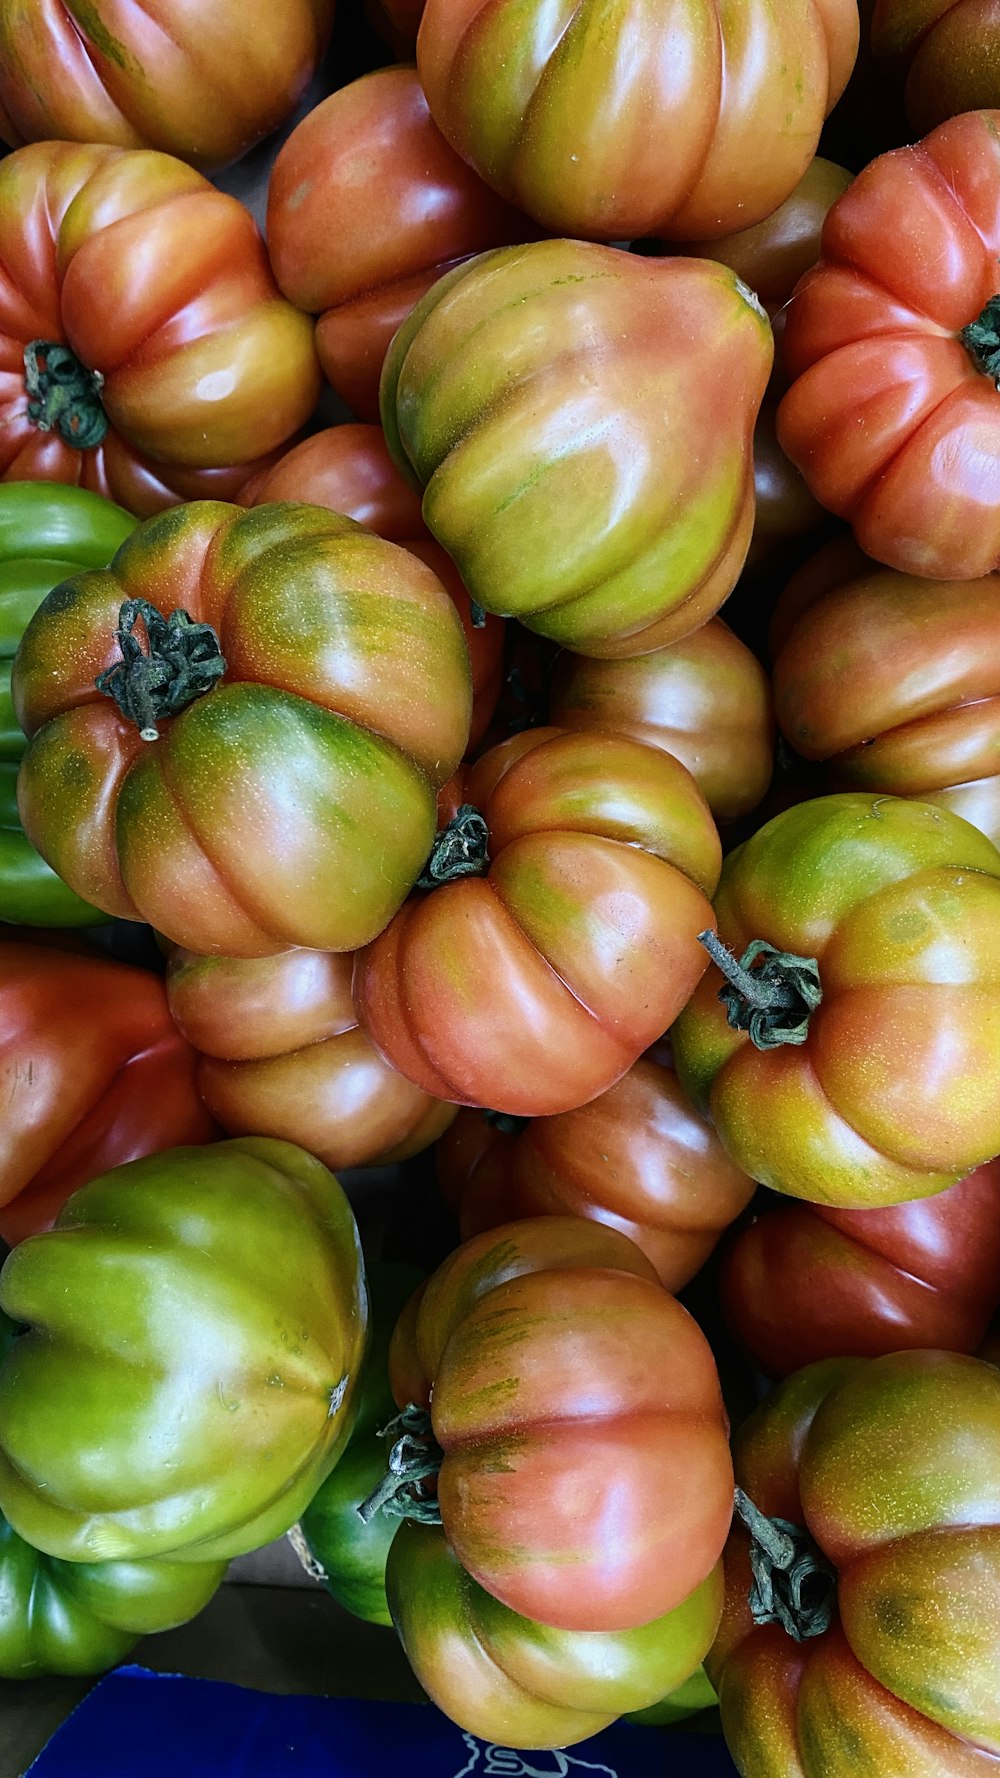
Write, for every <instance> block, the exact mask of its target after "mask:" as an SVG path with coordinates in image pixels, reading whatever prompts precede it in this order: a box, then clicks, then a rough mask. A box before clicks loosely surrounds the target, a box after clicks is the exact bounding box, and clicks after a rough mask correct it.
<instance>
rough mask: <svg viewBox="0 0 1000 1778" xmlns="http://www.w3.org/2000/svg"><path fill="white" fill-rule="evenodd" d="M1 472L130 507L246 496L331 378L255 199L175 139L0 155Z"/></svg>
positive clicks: (59, 145)
mask: <svg viewBox="0 0 1000 1778" xmlns="http://www.w3.org/2000/svg"><path fill="white" fill-rule="evenodd" d="M0 266H2V268H3V270H2V273H0V477H2V478H3V479H4V480H6V481H60V482H71V483H74V482H75V483H79V484H80V486H82V487H85V488H90V489H92V490H94V491H95V492H96V493H99V494H105V495H108V496H109V497H110V498H111V499H112V500H115V501H117V502H118V504H119V505H121V506H124V507H125V508H126V509H127V510H128V511H129V512H134V513H138V514H140V515H142V514H146V513H150V512H157V511H159V510H160V508H161V507H164V506H170V505H173V504H174V503H175V502H176V501H178V500H185V499H195V498H197V497H198V496H201V495H208V494H213V495H218V496H220V497H222V498H224V499H225V498H231V497H232V496H233V495H234V494H235V493H236V492H237V490H238V489H239V488H240V487H241V486H242V483H243V482H244V481H245V480H246V479H247V477H248V475H250V474H251V472H252V471H253V470H255V469H256V468H257V467H258V465H259V463H260V461H261V459H262V457H263V456H264V454H265V453H267V452H270V451H272V450H274V449H275V448H276V447H277V446H278V445H280V444H283V443H284V441H285V440H286V439H287V438H289V437H290V436H291V434H292V433H293V432H295V431H296V430H297V429H298V427H300V426H301V425H302V423H303V422H304V421H305V420H306V419H307V418H308V416H309V414H310V413H311V411H312V408H313V406H314V405H315V402H316V398H317V395H318V394H319V390H320V386H321V380H322V379H321V377H320V371H319V364H318V362H317V359H316V353H315V349H314V347H313V343H312V328H311V323H310V321H309V319H308V317H307V316H305V315H302V314H300V313H299V312H298V310H297V309H294V308H293V307H292V305H291V303H288V302H285V301H284V300H283V299H282V297H281V295H280V292H279V291H278V289H277V286H276V285H275V282H274V278H273V276H272V274H271V269H270V266H269V264H268V259H267V252H266V250H265V247H264V243H263V241H262V240H261V237H260V233H259V231H258V229H257V226H256V224H255V222H254V220H253V218H252V216H251V215H250V213H249V211H248V210H245V209H244V207H243V205H242V204H240V203H238V202H237V200H236V199H235V198H232V197H227V196H226V194H225V193H224V192H221V191H217V190H216V189H215V187H214V186H212V185H210V184H209V182H208V180H207V179H203V178H202V176H201V174H200V173H195V172H194V171H193V170H192V169H191V168H190V167H188V166H185V165H184V163H183V162H182V161H179V160H174V159H173V158H172V156H170V155H165V154H155V153H153V152H151V151H138V150H137V151H129V150H125V149H119V148H94V147H79V146H77V145H76V144H72V143H63V142H41V143H38V144H37V145H35V146H33V147H30V148H22V149H20V150H19V151H18V152H17V153H16V154H12V155H9V156H8V158H7V159H6V160H5V161H3V162H0Z"/></svg>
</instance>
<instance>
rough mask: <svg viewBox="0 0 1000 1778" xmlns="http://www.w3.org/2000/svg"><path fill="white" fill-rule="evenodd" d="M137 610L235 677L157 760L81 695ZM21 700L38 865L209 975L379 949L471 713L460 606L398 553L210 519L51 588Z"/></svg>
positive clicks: (183, 523) (304, 523)
mask: <svg viewBox="0 0 1000 1778" xmlns="http://www.w3.org/2000/svg"><path fill="white" fill-rule="evenodd" d="M132 597H139V598H142V599H145V600H148V601H149V602H150V603H151V604H152V605H153V606H154V607H155V608H156V609H157V610H159V611H160V612H161V613H162V615H163V616H165V617H166V616H168V615H169V614H170V613H171V612H173V611H174V610H175V609H183V610H185V611H186V612H187V613H188V614H189V616H190V617H191V618H192V619H194V620H195V621H199V622H202V621H204V622H208V623H210V624H211V625H213V627H214V629H215V632H216V635H217V637H218V639H219V644H220V647H221V649H222V652H223V655H224V658H225V661H226V672H225V675H224V677H223V678H222V679H221V681H219V682H218V683H217V684H216V685H215V686H214V687H213V688H212V689H211V690H210V691H208V692H207V693H205V695H203V696H200V697H198V698H196V699H195V701H194V702H193V703H191V704H189V705H188V707H187V708H186V709H184V710H183V711H182V712H181V713H180V715H178V716H176V717H168V718H165V719H164V720H163V722H162V725H161V729H160V734H159V738H158V739H157V740H156V741H155V742H146V741H143V740H142V739H140V734H139V730H138V729H137V728H136V727H135V726H134V725H133V723H132V722H131V721H128V720H126V719H125V718H124V717H123V716H122V715H121V714H120V712H119V710H118V708H117V706H116V704H115V703H114V702H113V701H112V699H111V698H110V697H108V696H105V695H104V694H103V693H101V692H99V691H98V690H97V688H96V679H97V677H98V676H99V674H101V673H102V672H104V671H106V670H109V669H111V668H112V667H114V666H115V665H116V663H118V662H119V661H120V660H121V651H120V647H119V644H118V641H117V628H118V622H119V613H120V609H121V605H122V602H123V600H125V599H126V598H132ZM13 686H14V698H15V705H16V708H17V713H18V717H19V720H20V722H21V724H22V726H23V727H24V729H25V731H26V733H29V734H30V735H31V737H32V739H31V744H30V745H29V747H28V751H27V753H26V754H25V757H24V760H23V762H22V766H21V776H20V780H19V785H18V802H19V807H20V811H21V818H22V820H23V821H24V823H25V828H26V831H27V832H28V833H29V834H30V836H31V838H32V839H33V840H34V842H35V843H36V844H37V845H38V847H39V850H40V851H41V852H42V854H43V856H45V857H46V858H47V859H48V860H49V862H50V863H51V864H52V865H53V868H54V869H56V870H58V871H59V874H60V875H61V876H63V877H65V878H66V880H67V881H68V882H70V883H71V885H72V887H74V888H75V889H76V890H77V891H78V893H80V894H84V895H86V896H87V898H88V899H90V900H92V901H94V902H95V904H96V905H97V906H100V907H103V908H104V909H105V910H106V911H107V912H109V913H115V914H117V915H119V916H121V917H123V918H125V919H147V920H148V921H149V922H150V924H151V925H153V926H155V927H156V929H157V930H158V931H160V932H162V933H163V934H164V935H165V936H166V937H168V938H169V939H171V940H172V941H173V942H175V943H177V944H183V945H184V946H185V948H187V949H189V950H193V951H197V952H199V953H202V954H205V955H209V954H212V955H219V954H221V955H223V956H226V955H236V956H262V955H267V954H269V953H271V952H276V951H280V950H284V949H287V947H288V946H289V945H305V946H308V947H309V948H311V949H317V950H353V949H355V948H356V947H357V946H358V945H359V944H361V943H364V942H366V940H367V939H369V938H371V937H374V935H375V933H376V932H378V931H379V930H380V929H381V928H382V926H384V925H385V923H386V921H387V920H388V919H389V918H390V916H391V914H392V913H394V912H395V909H396V908H397V907H398V906H399V903H400V902H401V901H402V899H403V897H404V895H405V894H406V892H407V890H408V889H409V887H410V884H411V883H412V882H413V880H414V879H415V877H416V876H417V874H418V872H419V870H420V868H421V866H422V864H423V862H424V860H425V858H426V856H427V853H428V851H429V849H430V846H431V842H432V840H433V836H434V794H435V791H436V789H437V786H438V784H440V783H441V782H443V780H444V779H445V778H447V776H448V775H449V773H450V772H452V771H453V770H454V768H455V765H456V764H457V762H458V760H459V759H460V758H461V755H462V752H463V751H464V748H465V744H466V738H467V735H468V725H469V711H470V703H471V686H470V683H469V663H468V651H467V649H466V646H465V642H464V638H463V634H462V628H461V624H460V622H459V620H458V617H457V615H456V612H455V607H454V605H453V603H452V601H451V600H450V599H449V598H448V596H447V594H446V593H445V590H444V588H443V587H442V586H441V584H440V582H439V581H438V580H437V578H436V576H435V575H434V574H433V573H432V572H431V571H430V570H429V569H428V568H426V567H425V565H424V564H423V563H422V562H420V561H418V560H417V558H416V557H415V556H414V555H413V554H412V553H411V552H409V551H406V550H402V549H400V548H399V547H398V546H396V545H394V544H390V543H384V542H383V541H382V540H381V539H380V538H377V537H375V536H373V535H372V533H371V532H369V531H366V530H364V529H363V528H362V527H361V526H359V525H355V524H354V522H353V521H352V520H350V519H346V518H342V517H340V516H339V515H337V514H335V513H331V512H328V511H326V510H324V509H321V508H319V507H313V506H305V505H302V506H298V505H294V504H288V505H274V506H265V507H260V508H255V509H253V510H251V511H243V510H242V509H241V508H239V507H236V506H229V505H225V504H223V503H221V502H215V501H195V502H192V503H191V504H190V505H188V506H185V507H183V508H181V509H179V510H178V511H175V512H170V513H164V514H162V515H160V516H158V517H156V518H154V519H152V520H148V521H147V522H146V524H144V525H142V526H141V527H140V528H139V529H138V530H137V531H136V532H135V533H134V534H133V536H132V537H131V538H130V539H129V541H128V542H127V544H125V545H124V547H123V548H122V549H121V550H120V551H119V552H118V554H117V555H116V557H115V559H114V563H113V564H112V567H111V568H110V569H109V570H108V571H107V572H106V573H103V574H99V573H94V574H88V575H84V576H81V577H78V578H76V579H74V580H70V581H66V582H64V583H63V584H62V585H61V586H60V587H59V588H57V589H56V590H55V591H54V592H53V593H52V594H51V595H50V596H49V598H48V599H46V600H45V601H43V603H42V605H41V606H40V608H39V610H38V611H37V612H36V614H35V616H34V618H33V619H32V621H31V623H30V624H29V625H28V628H27V630H26V631H25V635H24V639H23V641H22V643H21V647H20V649H19V651H18V657H17V661H16V663H15V668H14V675H13ZM168 773H169V779H170V784H169V788H168V786H167V774H168ZM182 806H183V814H182V813H181V807H182Z"/></svg>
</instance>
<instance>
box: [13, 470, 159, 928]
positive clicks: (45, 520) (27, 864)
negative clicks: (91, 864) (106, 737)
mask: <svg viewBox="0 0 1000 1778" xmlns="http://www.w3.org/2000/svg"><path fill="white" fill-rule="evenodd" d="M135 524H136V521H135V519H133V518H132V517H131V515H130V514H129V513H127V512H123V511H122V509H121V507H120V506H114V505H113V504H112V502H111V501H109V500H104V499H103V498H102V496H101V495H100V494H90V493H88V492H87V491H86V490H85V489H83V488H69V487H63V486H60V485H59V484H58V483H53V482H6V483H4V484H2V485H0V920H3V921H9V922H11V923H12V924H14V925H19V926H43V927H54V926H89V925H93V924H94V923H95V922H97V921H99V920H100V918H101V915H100V913H99V911H98V909H97V908H94V907H91V906H90V904H89V902H85V901H82V900H81V899H80V897H79V896H78V895H74V893H73V891H72V889H70V888H68V887H67V885H66V884H65V883H64V882H63V881H62V880H61V878H59V877H57V876H56V874H55V872H54V871H53V870H51V869H50V868H49V866H48V865H47V864H46V862H45V860H44V858H41V857H40V856H39V854H38V853H37V852H36V851H35V848H34V846H33V845H32V844H31V841H30V840H29V839H28V837H27V835H26V834H25V832H24V829H23V828H22V826H21V823H20V821H19V820H18V816H17V797H16V787H17V768H18V762H19V760H20V758H21V755H22V753H23V752H24V745H25V743H24V735H23V734H22V732H21V728H20V725H19V724H18V721H17V718H16V717H15V715H14V706H13V703H12V701H11V694H10V674H11V662H12V661H13V658H14V654H15V653H16V650H17V645H18V643H19V642H20V640H21V636H22V634H23V632H24V626H25V624H26V623H27V621H28V619H29V618H30V616H31V614H32V612H33V611H35V610H36V609H37V607H38V605H39V604H40V603H41V601H42V599H43V598H44V597H45V595H46V593H48V592H50V591H51V589H52V587H54V586H55V585H56V584H57V582H58V581H60V580H64V579H65V578H66V576H67V575H68V574H79V573H81V572H82V571H83V570H84V569H85V568H103V567H105V566H106V565H107V563H108V562H109V561H110V560H111V557H112V556H113V555H114V553H115V550H116V549H117V548H118V546H119V544H121V543H123V542H124V541H125V538H126V537H127V536H128V535H129V533H130V532H131V531H134V529H135Z"/></svg>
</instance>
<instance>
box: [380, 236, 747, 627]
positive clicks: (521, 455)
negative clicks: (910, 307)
mask: <svg viewBox="0 0 1000 1778" xmlns="http://www.w3.org/2000/svg"><path fill="white" fill-rule="evenodd" d="M773 350H774V348H773V340H772V335H771V326H770V323H769V321H768V319H767V316H766V314H765V312H764V310H763V309H762V307H761V305H760V304H759V303H758V301H757V299H756V297H755V296H754V295H753V292H752V291H750V290H748V289H747V287H746V286H745V285H744V284H742V283H741V282H740V280H739V279H738V278H737V277H736V275H735V274H734V273H733V272H731V271H729V270H728V269H727V268H725V267H723V266H720V265H716V264H714V263H712V262H710V261H708V260H701V259H698V260H695V259H644V258H640V257H639V256H637V255H636V254H633V253H623V252H621V251H619V250H618V249H617V248H614V247H600V246H594V245H592V244H590V243H588V242H584V241H535V242H531V243H529V244H528V245H527V246H525V247H506V248H497V249H496V250H495V251H494V252H492V253H483V254H480V255H479V256H478V257H477V258H476V259H474V260H472V261H470V262H469V263H468V264H467V265H463V266H458V267H457V268H456V269H455V270H454V271H451V272H447V273H446V274H445V276H444V277H443V278H439V279H438V281H437V283H436V284H435V285H434V286H433V288H432V289H431V290H430V291H429V292H428V293H427V295H426V296H425V297H423V298H422V299H421V301H420V302H419V303H418V304H417V306H416V308H415V309H414V311H413V313H412V314H411V315H410V316H409V318H408V319H407V320H406V321H404V323H403V325H402V327H401V328H400V329H399V332H398V333H397V334H396V336H395V338H394V340H393V343H392V345H391V347H390V349H389V353H388V355H387V357H386V361H385V368H384V370H383V373H382V394H381V402H382V423H383V425H384V427H385V432H386V438H387V440H388V443H389V448H390V450H391V451H392V454H393V456H394V457H395V459H396V461H397V462H398V464H399V466H400V468H401V469H402V470H403V472H404V473H405V474H406V475H408V476H409V477H410V478H411V479H412V480H414V481H415V482H417V483H419V484H420V485H422V486H423V487H424V489H425V493H424V505H423V512H424V518H425V520H426V522H427V525H428V526H429V528H430V530H431V532H432V533H433V535H434V536H435V537H436V538H437V540H438V542H439V543H442V544H443V545H444V547H445V549H446V550H447V551H448V553H449V555H451V556H453V557H454V559H455V562H456V563H457V565H458V570H459V573H460V574H461V576H462V580H463V581H464V583H465V585H466V587H467V588H468V590H469V592H470V593H471V595H472V597H473V598H474V599H475V600H476V601H477V602H478V603H479V604H480V605H482V606H483V608H484V609H485V610H486V611H495V612H498V613H499V614H500V615H502V616H513V617H518V618H520V619H521V621H522V622H523V623H525V624H527V625H528V627H529V628H530V629H534V630H538V631H540V632H541V634H542V635H543V636H549V637H551V638H552V639H553V640H554V641H557V642H560V643H563V644H564V645H565V646H566V647H568V648H572V649H573V650H575V652H576V653H577V654H590V655H598V656H603V657H606V656H615V655H623V654H625V655H628V654H645V653H647V652H648V651H649V649H651V648H658V647H661V646H662V645H664V644H665V643H668V642H673V641H676V640H677V639H678V638H679V637H681V636H686V635H689V634H690V633H691V631H692V630H696V629H697V628H698V627H699V625H700V624H702V623H704V621H705V619H706V618H708V617H711V616H712V615H713V613H714V612H715V611H717V610H718V608H719V606H720V605H721V604H722V601H723V600H724V599H725V598H726V597H727V596H728V594H729V593H730V592H731V591H732V589H733V586H734V585H735V583H736V580H737V577H738V575H739V572H740V569H741V567H742V566H743V561H744V558H745V556H746V552H747V546H748V544H749V540H750V532H751V529H752V527H753V512H754V489H753V463H752V458H751V451H750V447H751V439H752V435H753V425H754V419H755V417H756V414H757V409H758V407H759V406H760V401H761V397H762V396H763V394H764V389H765V387H766V384H767V379H768V375H769V372H770V369H771V362H772V358H773Z"/></svg>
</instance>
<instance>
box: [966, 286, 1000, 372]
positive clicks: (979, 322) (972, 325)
mask: <svg viewBox="0 0 1000 1778" xmlns="http://www.w3.org/2000/svg"><path fill="white" fill-rule="evenodd" d="M958 337H959V339H960V340H961V342H962V345H963V346H964V347H965V349H966V351H967V352H968V354H969V357H970V358H971V359H972V362H973V364H974V365H975V367H976V369H977V370H979V371H982V373H983V375H984V376H986V377H992V379H993V383H994V386H995V387H996V389H997V390H1000V296H991V297H990V300H989V302H988V303H987V304H986V307H985V309H984V310H983V312H982V314H981V315H980V316H979V317H978V318H977V319H976V320H975V321H970V322H969V325H968V327H963V328H962V331H961V333H960V334H959V336H958Z"/></svg>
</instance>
